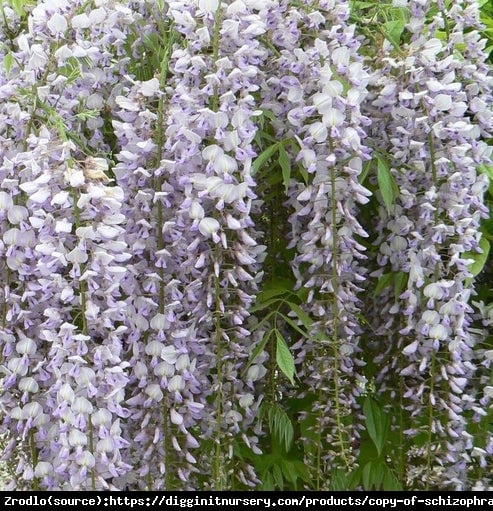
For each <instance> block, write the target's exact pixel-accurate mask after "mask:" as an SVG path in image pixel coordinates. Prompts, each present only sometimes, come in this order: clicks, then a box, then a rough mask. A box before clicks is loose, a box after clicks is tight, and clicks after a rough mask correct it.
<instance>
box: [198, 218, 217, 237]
mask: <svg viewBox="0 0 493 511" xmlns="http://www.w3.org/2000/svg"><path fill="white" fill-rule="evenodd" d="M220 227H221V226H220V224H219V222H218V221H217V220H216V219H215V218H212V217H210V216H207V217H205V218H202V220H201V221H200V223H199V231H200V233H201V234H202V235H203V236H206V237H207V238H210V237H211V236H212V235H214V234H216V233H217V231H218V230H219V228H220Z"/></svg>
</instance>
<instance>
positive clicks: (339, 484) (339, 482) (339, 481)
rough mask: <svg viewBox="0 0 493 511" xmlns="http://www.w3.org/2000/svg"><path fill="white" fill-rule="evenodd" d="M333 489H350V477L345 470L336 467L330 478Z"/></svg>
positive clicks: (330, 486)
mask: <svg viewBox="0 0 493 511" xmlns="http://www.w3.org/2000/svg"><path fill="white" fill-rule="evenodd" d="M329 488H330V490H331V491H345V490H348V489H349V484H348V477H347V474H346V472H345V471H344V470H341V469H337V468H336V469H334V470H333V471H332V474H331V478H330V485H329Z"/></svg>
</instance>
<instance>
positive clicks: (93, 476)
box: [89, 418, 96, 491]
mask: <svg viewBox="0 0 493 511" xmlns="http://www.w3.org/2000/svg"><path fill="white" fill-rule="evenodd" d="M89 452H90V453H91V454H94V426H93V425H92V421H91V419H90V418H89ZM91 488H92V490H93V491H94V490H96V473H95V472H94V469H93V468H92V469H91Z"/></svg>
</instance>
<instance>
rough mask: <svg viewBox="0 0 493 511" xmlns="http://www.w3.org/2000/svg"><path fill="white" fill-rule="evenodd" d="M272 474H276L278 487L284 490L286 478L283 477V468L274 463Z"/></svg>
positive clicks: (275, 478)
mask: <svg viewBox="0 0 493 511" xmlns="http://www.w3.org/2000/svg"><path fill="white" fill-rule="evenodd" d="M272 475H273V476H274V481H275V483H276V485H277V487H278V488H279V489H280V490H282V489H283V488H284V478H283V477H282V470H281V467H280V466H279V465H274V466H273V467H272Z"/></svg>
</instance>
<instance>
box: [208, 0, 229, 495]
mask: <svg viewBox="0 0 493 511" xmlns="http://www.w3.org/2000/svg"><path fill="white" fill-rule="evenodd" d="M220 29H221V2H218V6H217V9H216V12H215V13H214V33H213V36H212V59H213V61H214V65H215V67H216V71H217V61H218V59H219V43H220ZM210 106H211V110H213V111H214V112H217V111H218V110H219V94H218V88H217V85H214V90H213V94H212V97H211V101H210ZM221 259H222V257H221V249H220V247H219V245H217V244H216V245H215V247H214V261H215V262H216V264H219V261H221ZM214 309H215V310H214V331H215V334H214V340H215V344H216V371H217V391H216V403H217V408H216V426H215V427H216V431H215V439H214V444H215V449H214V462H213V484H214V490H223V489H224V488H225V484H226V477H227V474H228V470H227V467H225V466H224V462H225V459H224V453H223V443H224V439H223V428H222V422H223V417H222V415H223V409H224V394H223V384H224V375H223V339H222V324H221V283H220V279H219V276H217V275H215V277H214ZM225 476H226V477H225Z"/></svg>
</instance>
